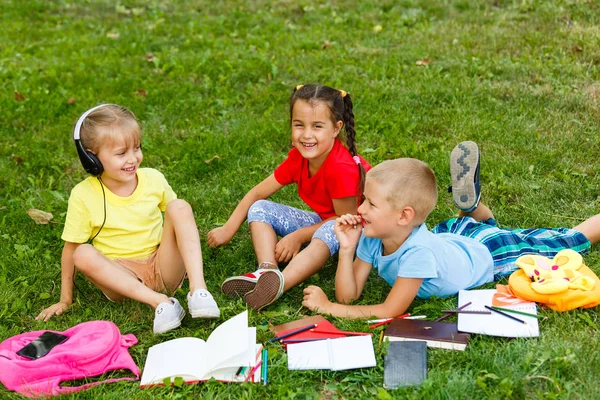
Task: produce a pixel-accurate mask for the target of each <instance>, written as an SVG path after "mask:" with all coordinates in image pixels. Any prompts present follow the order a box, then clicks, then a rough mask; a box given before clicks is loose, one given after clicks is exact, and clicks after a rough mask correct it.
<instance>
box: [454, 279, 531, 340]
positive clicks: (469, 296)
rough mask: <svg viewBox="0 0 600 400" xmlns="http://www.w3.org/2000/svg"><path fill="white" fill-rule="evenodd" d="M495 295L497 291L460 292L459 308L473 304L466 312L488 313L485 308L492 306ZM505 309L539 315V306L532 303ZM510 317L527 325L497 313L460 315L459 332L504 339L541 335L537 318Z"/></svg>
mask: <svg viewBox="0 0 600 400" xmlns="http://www.w3.org/2000/svg"><path fill="white" fill-rule="evenodd" d="M494 293H496V289H482V290H461V291H460V292H458V306H459V307H460V306H462V305H463V304H466V303H468V302H471V304H470V305H469V306H468V307H467V308H465V310H474V311H487V310H486V308H485V307H484V306H485V305H487V306H491V305H492V298H493V297H494ZM505 307H506V308H510V309H513V310H517V311H523V312H526V313H529V314H535V315H537V306H536V304H535V303H532V302H525V303H521V304H518V305H514V306H505ZM509 314H510V313H509ZM510 315H512V316H514V317H517V318H519V319H520V320H523V321H525V322H526V323H525V324H523V323H520V322H517V321H514V320H512V319H510V318H507V317H505V316H503V315H501V314H498V313H495V312H492V313H491V314H489V315H481V314H460V313H459V314H458V330H459V331H461V332H470V333H479V334H482V335H490V336H504V337H538V336H539V335H540V328H539V325H538V320H537V318H534V317H528V316H524V315H520V314H510Z"/></svg>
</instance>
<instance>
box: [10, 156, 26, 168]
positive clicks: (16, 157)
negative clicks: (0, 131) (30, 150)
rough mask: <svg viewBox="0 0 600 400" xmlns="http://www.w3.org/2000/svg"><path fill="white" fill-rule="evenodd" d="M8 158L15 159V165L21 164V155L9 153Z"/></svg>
mask: <svg viewBox="0 0 600 400" xmlns="http://www.w3.org/2000/svg"><path fill="white" fill-rule="evenodd" d="M10 159H11V160H15V164H17V167H18V166H19V165H21V164H23V157H21V156H18V155H16V154H11V155H10Z"/></svg>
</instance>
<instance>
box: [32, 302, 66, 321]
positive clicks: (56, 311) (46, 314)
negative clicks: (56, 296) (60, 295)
mask: <svg viewBox="0 0 600 400" xmlns="http://www.w3.org/2000/svg"><path fill="white" fill-rule="evenodd" d="M69 306H70V304H67V303H65V302H62V301H59V302H58V303H56V304H52V305H51V306H50V307H48V308H46V309H45V310H43V311H42V312H41V313H39V314H38V316H37V317H35V320H36V321H38V320H40V319H42V320H44V322H46V321H48V320H49V319H50V318H52V317H53V316H54V315H60V314H62V313H63V312H65V311H67V309H68V308H69Z"/></svg>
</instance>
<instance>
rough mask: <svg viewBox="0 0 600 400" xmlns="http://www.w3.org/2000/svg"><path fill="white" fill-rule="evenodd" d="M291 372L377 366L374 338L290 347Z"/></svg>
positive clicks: (298, 344)
mask: <svg viewBox="0 0 600 400" xmlns="http://www.w3.org/2000/svg"><path fill="white" fill-rule="evenodd" d="M287 352H288V369H290V370H307V369H330V370H332V371H340V370H344V369H353V368H365V367H374V366H375V365H377V364H376V361H375V352H374V350H373V341H372V339H371V335H365V336H353V337H343V338H337V339H324V340H315V341H311V342H304V343H294V344H288V345H287Z"/></svg>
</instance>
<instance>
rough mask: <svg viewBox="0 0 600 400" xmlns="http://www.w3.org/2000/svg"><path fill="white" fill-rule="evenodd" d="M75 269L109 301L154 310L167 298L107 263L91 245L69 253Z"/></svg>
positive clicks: (111, 262) (128, 273)
mask: <svg viewBox="0 0 600 400" xmlns="http://www.w3.org/2000/svg"><path fill="white" fill-rule="evenodd" d="M73 260H74V262H75V265H76V266H77V269H79V270H80V271H81V273H82V274H84V275H85V276H86V277H87V278H88V279H89V280H90V281H91V282H92V283H93V284H94V285H96V286H97V287H98V288H99V289H100V290H102V292H104V293H105V294H106V295H107V296H108V297H109V298H110V299H111V300H114V301H120V300H123V299H124V298H130V299H133V300H136V301H139V302H141V303H145V304H148V305H149V306H150V307H152V308H156V307H157V306H158V305H159V304H160V303H163V302H165V301H168V297H167V296H166V295H164V294H162V293H157V292H155V291H153V290H152V289H150V288H148V287H147V286H146V285H144V284H143V283H142V282H140V281H139V280H138V279H137V277H136V276H135V275H133V273H131V272H130V271H128V270H127V269H125V268H124V267H123V266H121V265H119V264H118V263H116V262H115V261H113V260H110V259H109V258H107V257H106V256H104V255H103V254H102V253H100V252H99V251H98V250H96V249H95V248H94V247H93V246H92V245H89V244H82V245H81V246H79V247H78V248H77V250H75V253H73Z"/></svg>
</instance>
